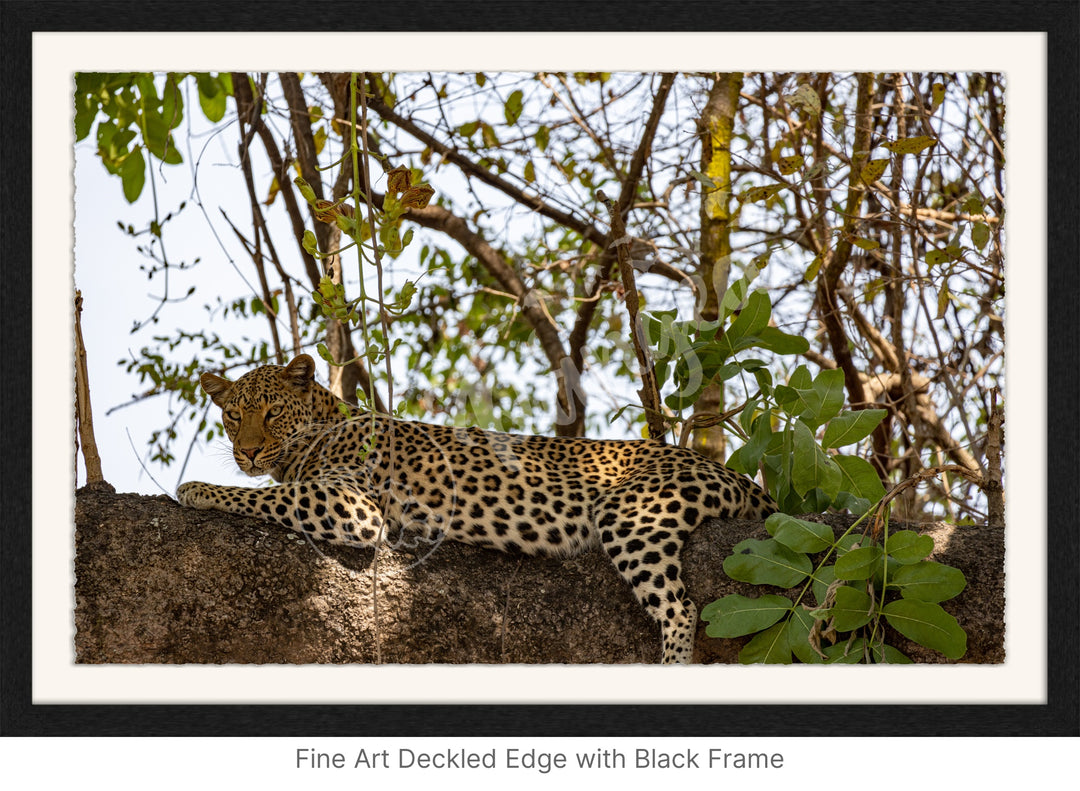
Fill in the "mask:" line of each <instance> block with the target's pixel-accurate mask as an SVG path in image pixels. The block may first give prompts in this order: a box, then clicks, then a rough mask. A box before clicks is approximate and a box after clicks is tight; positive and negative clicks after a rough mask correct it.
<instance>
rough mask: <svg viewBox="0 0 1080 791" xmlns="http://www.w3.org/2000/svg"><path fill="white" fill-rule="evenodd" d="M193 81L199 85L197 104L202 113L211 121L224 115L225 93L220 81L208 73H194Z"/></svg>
mask: <svg viewBox="0 0 1080 791" xmlns="http://www.w3.org/2000/svg"><path fill="white" fill-rule="evenodd" d="M195 82H196V84H197V85H198V86H199V106H200V107H202V111H203V115H205V116H206V118H207V120H208V121H210V122H212V123H215V124H216V123H217V122H218V121H220V120H221V119H222V118H224V117H225V107H226V101H225V100H226V95H225V91H224V90H223V89H222V86H221V83H220V82H218V80H217V78H216V77H213V76H211V75H209V74H205V73H203V74H196V75H195Z"/></svg>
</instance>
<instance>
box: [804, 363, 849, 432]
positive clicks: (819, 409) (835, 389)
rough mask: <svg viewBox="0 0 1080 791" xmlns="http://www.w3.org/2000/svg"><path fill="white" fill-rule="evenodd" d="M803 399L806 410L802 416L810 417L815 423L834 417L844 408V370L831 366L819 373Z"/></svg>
mask: <svg viewBox="0 0 1080 791" xmlns="http://www.w3.org/2000/svg"><path fill="white" fill-rule="evenodd" d="M805 400H806V403H807V412H806V413H805V414H804V415H803V417H804V418H805V417H810V418H811V419H812V420H813V421H814V423H815V424H816V425H819V426H820V425H822V424H823V423H825V422H826V421H828V420H831V419H832V418H834V417H836V415H838V414H839V413H840V410H841V409H843V408H844V372H843V371H841V370H840V369H839V368H833V369H831V370H828V371H822V372H821V373H819V374H818V375H817V377H816V378H815V379H814V385H813V387H812V388H811V389H810V391H809V392H808V393H806V394H805Z"/></svg>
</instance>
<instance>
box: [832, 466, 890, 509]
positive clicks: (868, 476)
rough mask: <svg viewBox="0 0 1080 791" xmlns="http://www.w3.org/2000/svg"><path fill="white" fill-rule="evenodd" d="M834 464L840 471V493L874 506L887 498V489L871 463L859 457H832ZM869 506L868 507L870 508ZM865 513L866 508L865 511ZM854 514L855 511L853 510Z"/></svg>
mask: <svg viewBox="0 0 1080 791" xmlns="http://www.w3.org/2000/svg"><path fill="white" fill-rule="evenodd" d="M831 458H832V461H833V463H834V464H835V465H836V466H837V467H838V468H839V469H840V476H841V478H840V491H843V492H850V493H851V494H852V495H854V496H855V497H861V498H863V499H864V500H866V501H867V503H869V505H873V504H874V503H876V502H877V501H878V500H880V499H881V498H882V497H884V496H885V487H884V486H882V485H881V478H879V477H878V474H877V471H875V470H874V467H873V466H872V465H871V464H870V462H868V461H866V460H865V459H860V458H859V457H858V456H832V457H831ZM869 505H867V506H866V507H867V508H868V507H869ZM863 510H864V511H865V508H864V509H863ZM852 511H853V512H854V509H852Z"/></svg>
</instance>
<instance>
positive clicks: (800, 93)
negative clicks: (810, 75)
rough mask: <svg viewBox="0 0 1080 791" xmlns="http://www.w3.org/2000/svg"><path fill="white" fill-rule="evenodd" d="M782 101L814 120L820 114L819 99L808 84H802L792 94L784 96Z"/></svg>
mask: <svg viewBox="0 0 1080 791" xmlns="http://www.w3.org/2000/svg"><path fill="white" fill-rule="evenodd" d="M784 101H786V102H787V103H788V104H790V105H791V106H792V107H795V108H798V109H802V110H804V111H805V112H806V113H808V114H809V115H810V116H812V117H814V118H816V117H817V116H819V115H820V114H821V97H819V96H818V94H817V91H815V90H814V87H813V86H812V85H810V84H809V83H805V82H804V83H803V84H802V85H800V86H799V87H798V88H796V89H795V92H794V93H790V94H785V96H784Z"/></svg>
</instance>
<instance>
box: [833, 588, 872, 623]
mask: <svg viewBox="0 0 1080 791" xmlns="http://www.w3.org/2000/svg"><path fill="white" fill-rule="evenodd" d="M835 602H836V603H835V604H834V605H833V607H832V610H831V612H832V617H833V626H835V627H836V629H837V631H840V632H850V631H851V630H852V629H858V628H859V627H860V626H865V625H866V624H868V623H870V619H871V618H873V617H874V601H873V599H871V598H870V596H869V595H868V594H867V593H866V591H863V590H858V589H857V588H852V587H851V586H850V585H842V586H840V587H839V588H837V589H836V599H835Z"/></svg>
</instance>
